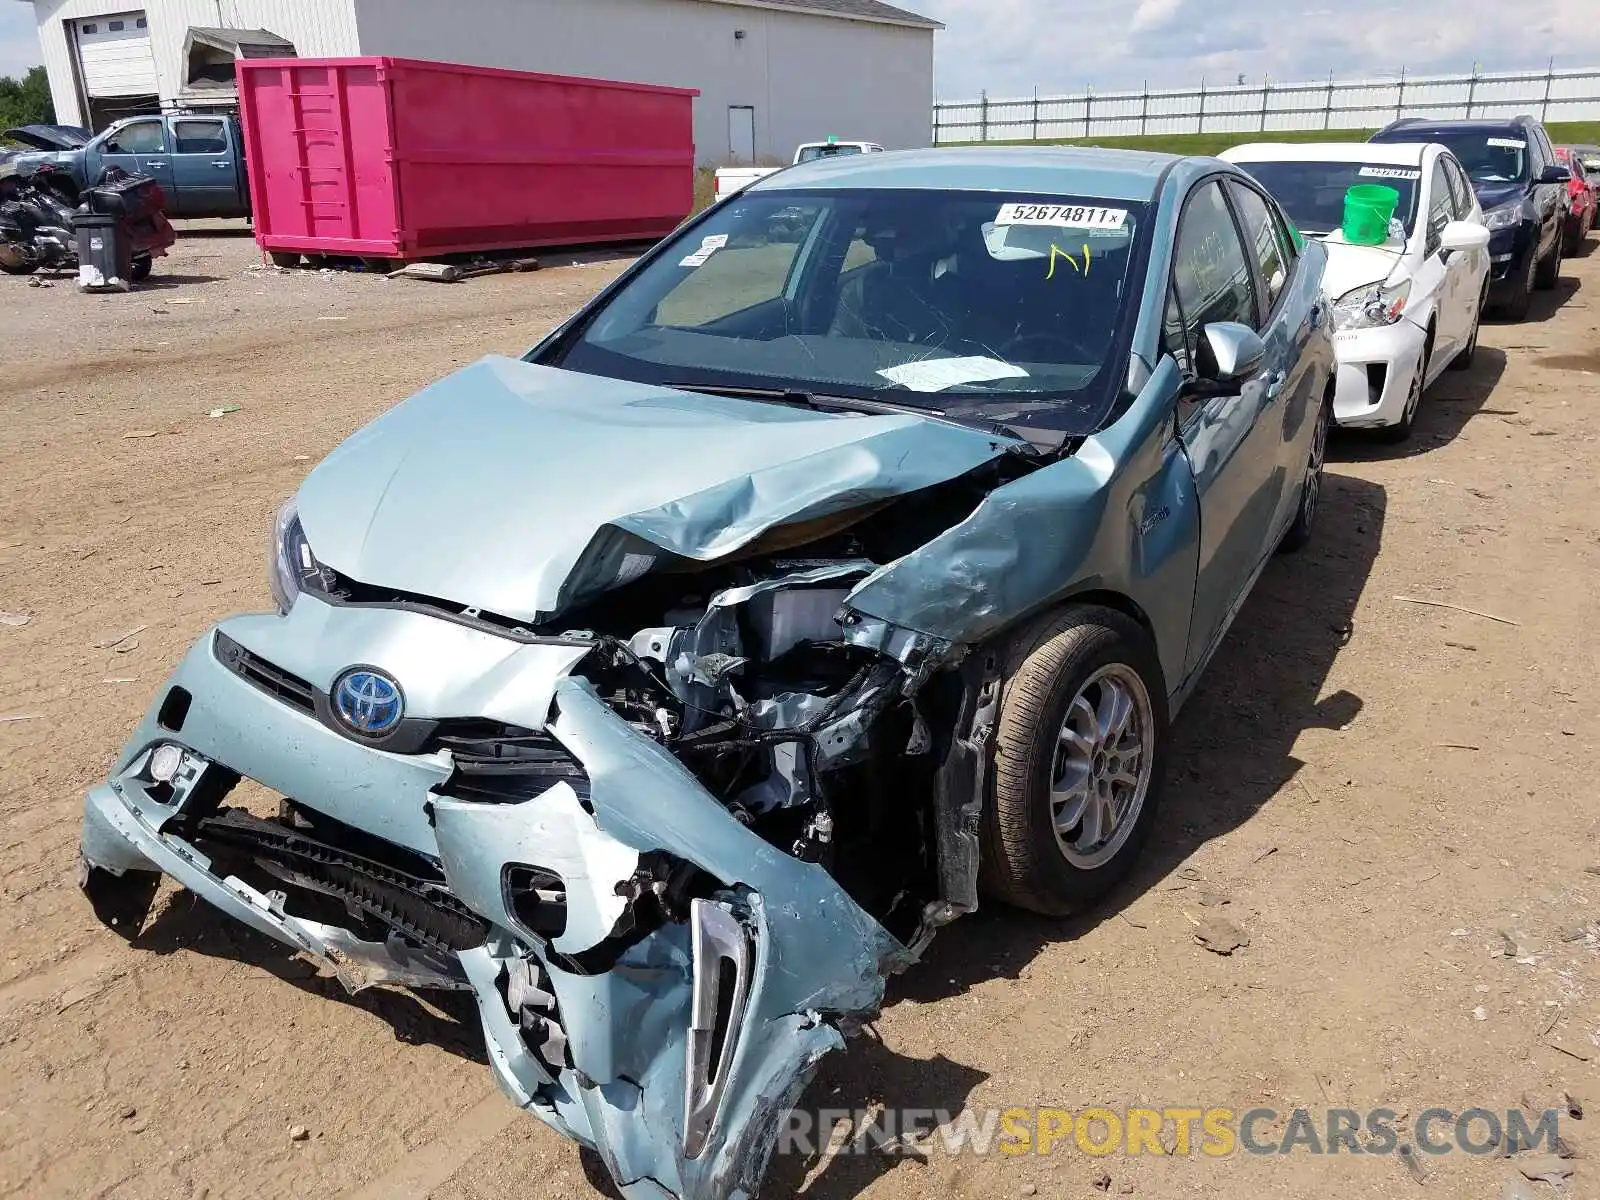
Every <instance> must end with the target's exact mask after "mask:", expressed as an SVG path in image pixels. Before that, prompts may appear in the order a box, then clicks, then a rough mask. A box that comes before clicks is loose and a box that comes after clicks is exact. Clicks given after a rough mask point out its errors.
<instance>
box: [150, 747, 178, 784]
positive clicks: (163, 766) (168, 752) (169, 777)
mask: <svg viewBox="0 0 1600 1200" xmlns="http://www.w3.org/2000/svg"><path fill="white" fill-rule="evenodd" d="M182 767H183V747H182V746H174V745H173V744H172V743H171V742H163V743H162V744H161V745H159V746H157V747H156V748H155V753H153V754H151V755H150V778H151V779H153V780H155V781H156V782H157V783H171V782H172V781H173V780H174V779H176V778H177V776H178V772H179V770H181V769H182Z"/></svg>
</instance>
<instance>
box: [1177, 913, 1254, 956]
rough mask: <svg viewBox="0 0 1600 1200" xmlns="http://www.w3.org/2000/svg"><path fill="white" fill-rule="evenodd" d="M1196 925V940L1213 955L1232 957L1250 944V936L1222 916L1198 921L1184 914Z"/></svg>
mask: <svg viewBox="0 0 1600 1200" xmlns="http://www.w3.org/2000/svg"><path fill="white" fill-rule="evenodd" d="M1183 915H1184V916H1185V917H1188V918H1189V921H1190V923H1191V924H1192V925H1194V927H1195V928H1194V940H1195V941H1196V942H1197V943H1199V944H1200V945H1201V946H1204V947H1205V948H1206V949H1207V950H1209V951H1211V953H1213V954H1221V955H1224V956H1226V955H1230V954H1232V953H1233V952H1234V951H1235V950H1242V949H1243V948H1244V947H1246V946H1248V945H1249V944H1250V935H1249V934H1248V933H1246V932H1245V931H1244V930H1243V929H1241V928H1239V926H1237V925H1235V924H1234V923H1233V922H1232V921H1230V920H1228V918H1226V917H1224V916H1220V915H1214V916H1209V917H1207V918H1206V919H1205V920H1203V921H1202V920H1198V919H1197V918H1195V917H1193V916H1190V914H1188V913H1184V914H1183Z"/></svg>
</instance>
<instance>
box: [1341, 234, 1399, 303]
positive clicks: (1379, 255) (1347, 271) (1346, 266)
mask: <svg viewBox="0 0 1600 1200" xmlns="http://www.w3.org/2000/svg"><path fill="white" fill-rule="evenodd" d="M1322 244H1323V245H1324V246H1325V247H1327V250H1328V265H1327V267H1326V268H1324V270H1323V273H1322V292H1323V295H1325V296H1327V297H1328V298H1329V299H1330V300H1337V299H1338V298H1339V297H1340V296H1343V295H1344V294H1345V293H1346V292H1350V291H1353V290H1354V289H1356V288H1358V287H1362V286H1364V285H1366V284H1373V283H1383V282H1384V281H1385V280H1387V279H1389V277H1390V275H1391V274H1396V273H1397V271H1396V268H1398V267H1399V266H1400V264H1401V263H1402V261H1403V260H1404V257H1405V243H1404V242H1402V241H1400V240H1399V239H1398V238H1395V239H1392V240H1391V241H1388V242H1386V243H1384V244H1383V245H1381V246H1358V245H1356V244H1355V243H1353V242H1347V241H1345V240H1344V238H1343V236H1342V235H1341V234H1340V233H1339V232H1338V231H1335V232H1333V233H1331V234H1329V235H1328V236H1327V237H1325V238H1323V239H1322Z"/></svg>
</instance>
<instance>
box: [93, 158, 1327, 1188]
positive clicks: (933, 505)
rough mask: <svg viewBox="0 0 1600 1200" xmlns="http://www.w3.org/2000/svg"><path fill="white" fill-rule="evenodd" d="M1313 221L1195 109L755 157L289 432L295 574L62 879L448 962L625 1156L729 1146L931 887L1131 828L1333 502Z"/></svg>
mask: <svg viewBox="0 0 1600 1200" xmlns="http://www.w3.org/2000/svg"><path fill="white" fill-rule="evenodd" d="M1322 267H1323V251H1322V249H1321V248H1320V247H1319V246H1317V245H1316V244H1314V243H1313V244H1303V243H1302V242H1301V240H1300V239H1299V237H1298V235H1297V234H1296V233H1295V232H1294V230H1293V229H1292V228H1291V227H1290V226H1289V225H1288V223H1287V222H1286V221H1285V220H1284V218H1283V216H1282V214H1281V213H1280V212H1279V210H1278V209H1277V207H1276V206H1275V205H1274V204H1273V202H1272V201H1271V200H1270V199H1269V198H1268V197H1267V196H1266V195H1264V194H1263V193H1262V192H1261V191H1260V190H1259V189H1258V188H1257V187H1256V185H1255V184H1253V183H1252V182H1251V181H1250V180H1249V179H1248V178H1247V177H1245V176H1244V175H1242V174H1241V173H1239V172H1238V171H1236V170H1235V169H1233V168H1231V167H1228V166H1227V165H1225V164H1223V163H1220V162H1216V161H1215V160H1209V159H1179V158H1168V157H1157V156H1146V155H1134V154H1124V153H1117V152H1110V151H1021V150H1008V151H1002V152H995V151H987V150H972V151H953V152H951V151H919V152H911V153H906V154H882V155H872V156H868V157H861V158H856V159H835V160H829V161H824V162H819V163H816V164H811V165H805V166H800V167H796V168H793V169H790V170H786V171H783V172H781V173H779V174H778V175H775V176H772V177H771V178H769V179H767V180H765V181H763V182H761V183H758V184H757V185H755V186H754V187H752V188H751V189H750V190H748V191H746V192H744V193H743V194H741V195H739V196H736V197H733V198H732V199H730V200H728V201H725V202H724V203H722V204H720V205H718V206H716V207H714V208H713V209H711V210H710V211H708V212H707V213H705V214H703V215H702V216H701V217H699V218H697V219H696V220H694V221H693V222H691V223H689V224H688V225H686V226H685V227H684V228H683V229H682V230H681V231H680V232H679V233H678V234H676V235H674V237H673V238H671V239H669V240H668V241H667V242H666V243H664V244H663V245H661V246H659V247H658V248H656V249H655V250H653V251H652V252H651V253H649V254H647V255H646V256H645V257H644V258H643V259H642V260H641V261H640V262H638V263H637V264H636V265H635V266H634V267H632V268H631V269H630V270H628V271H627V272H626V273H625V274H623V275H622V276H621V277H620V278H619V279H618V280H617V281H616V283H615V284H613V285H612V286H611V287H609V288H608V289H607V290H606V291H605V292H604V293H602V294H601V295H600V296H599V297H598V298H597V299H596V300H595V301H594V302H593V303H591V304H590V305H588V306H587V307H586V308H585V309H584V310H583V311H582V312H580V313H579V314H578V315H577V316H576V317H574V318H573V319H572V320H571V321H569V322H568V323H567V324H566V325H564V326H563V327H562V328H560V329H559V330H557V331H556V332H555V333H553V334H552V335H551V336H550V337H549V338H547V339H546V340H545V341H544V342H543V343H542V344H540V345H539V346H538V347H536V348H535V349H534V350H533V351H531V352H530V353H529V354H528V355H527V357H526V358H525V359H524V360H521V361H514V360H510V359H505V358H497V357H490V358H486V359H484V360H482V361H481V362H478V363H476V364H474V365H472V366H469V367H467V368H465V369H464V370H461V371H458V372H457V373H456V374H454V375H451V376H449V377H448V378H446V379H444V380H442V381H440V382H439V383H436V384H434V385H433V386H431V387H428V388H426V389H424V390H423V391H422V392H420V393H419V394H418V395H416V396H415V397H413V398H412V399H410V400H408V401H406V402H405V403H403V404H401V405H399V406H398V407H396V408H395V409H394V410H393V411H391V412H389V413H387V414H386V415H384V416H382V417H380V418H379V419H378V420H376V421H375V422H373V423H372V424H371V425H369V426H368V427H366V428H365V429H363V430H361V431H360V432H358V433H357V434H355V435H354V436H353V437H352V438H350V440H349V441H347V442H346V443H345V444H344V445H343V446H341V447H340V448H339V449H338V450H336V451H335V452H334V453H333V454H332V455H331V456H330V457H329V458H328V459H327V461H325V462H324V463H322V464H321V465H320V466H318V467H317V468H316V469H315V470H314V471H313V472H312V473H311V475H310V476H309V477H308V478H307V479H306V481H305V483H304V485H303V486H302V487H301V489H300V491H299V493H298V495H297V496H296V497H295V498H294V499H293V500H292V501H290V503H289V504H287V505H286V506H285V507H284V509H283V511H282V513H281V514H280V515H279V517H278V521H277V525H276V528H275V530H274V531H273V544H272V554H271V567H270V570H271V581H272V589H273V592H274V594H275V596H276V598H277V602H278V609H279V611H278V612H277V613H275V614H270V615H259V616H241V617H235V618H232V619H230V620H227V621H224V622H222V623H221V625H219V626H218V627H217V628H215V629H212V630H210V631H209V632H207V633H206V634H205V636H204V637H202V638H201V639H200V641H199V642H198V643H197V644H196V645H195V646H194V648H193V649H192V650H191V651H190V652H189V654H188V656H187V657H186V658H185V659H184V661H183V662H182V664H181V665H180V666H179V667H178V669H177V672H176V674H175V675H174V676H173V677H172V679H171V680H170V681H169V682H168V683H167V684H166V685H165V686H164V687H163V688H162V689H161V692H160V694H159V695H158V696H157V697H156V699H155V701H154V703H153V705H152V706H151V708H150V711H149V714H148V716H147V717H146V718H145V721H144V723H143V724H142V725H141V726H140V728H139V729H138V731H137V732H136V733H135V735H134V737H133V740H132V741H131V742H129V743H128V746H127V748H126V750H124V751H123V753H122V754H121V756H120V757H119V758H118V760H117V764H116V768H115V771H114V773H113V774H112V776H111V778H110V780H109V781H108V782H107V783H105V784H104V785H103V786H100V787H97V788H95V789H94V790H93V791H92V792H91V793H90V794H89V797H88V805H87V811H86V815H85V820H84V828H83V848H82V854H83V863H82V882H83V886H84V889H85V890H86V892H87V893H88V896H89V898H90V900H91V902H92V903H93V904H94V906H95V908H96V911H97V912H98V913H99V914H100V915H101V917H102V919H105V920H107V921H108V922H112V923H114V924H115V926H116V927H117V928H118V929H120V930H121V931H122V932H123V933H124V934H126V935H129V936H132V935H133V934H135V933H136V932H137V931H138V929H139V928H140V924H141V922H142V921H143V920H144V918H145V916H146V915H147V913H148V910H149V907H150V905H151V903H152V897H153V895H154V892H155V888H156V882H157V880H158V879H159V874H160V873H162V872H164V873H166V874H167V875H170V876H172V877H173V878H174V879H175V880H177V881H178V882H179V883H181V884H182V885H183V886H184V887H186V888H188V889H189V890H190V891H192V892H194V893H195V894H197V895H199V896H201V897H204V898H205V899H206V900H208V901H209V902H210V903H212V904H213V905H215V906H216V907H217V908H219V909H221V910H222V911H223V912H224V913H226V914H228V915H230V916H232V917H234V918H236V919H238V920H240V921H243V922H245V923H246V924H248V925H250V926H251V927H253V928H255V929H257V930H259V931H261V932H262V933H265V934H267V935H269V936H270V937H273V938H276V939H278V940H279V941H281V942H285V943H287V944H288V945H289V946H291V947H295V948H296V949H298V950H300V951H303V952H305V953H306V954H307V955H310V956H311V957H312V958H314V959H315V960H317V961H318V962H319V963H321V964H323V965H324V966H325V967H326V968H327V969H328V970H330V971H332V972H333V973H335V974H336V975H337V976H338V977H339V979H341V980H342V981H343V982H344V983H345V985H346V986H348V987H350V988H351V989H358V988H362V987H367V986H371V985H375V984H387V985H398V986H405V987H410V988H453V989H460V990H463V991H468V992H471V993H472V994H473V995H474V996H475V998H476V1002H477V1006H478V1009H479V1012H480V1014H481V1018H482V1022H483V1030H484V1035H485V1038H486V1040H487V1044H488V1050H489V1061H490V1062H491V1064H492V1065H493V1069H494V1072H495V1075H496V1076H497V1078H498V1080H499V1083H500V1085H501V1086H502V1087H503V1088H504V1090H505V1091H506V1092H507V1093H508V1094H509V1095H510V1096H511V1098H512V1099H513V1100H514V1101H515V1103H517V1104H518V1105H519V1106H521V1107H523V1108H525V1109H527V1110H528V1111H529V1112H530V1113H532V1114H534V1115H535V1116H537V1117H539V1118H540V1119H541V1120H543V1121H545V1122H547V1123H548V1124H549V1125H551V1126H552V1127H554V1128H555V1129H557V1130H559V1131H560V1132H562V1133H563V1134H566V1135H567V1136H569V1137H572V1138H574V1139H576V1140H577V1141H579V1142H581V1143H583V1144H584V1145H586V1146H589V1147H591V1148H593V1149H594V1150H595V1151H597V1152H598V1154H599V1156H600V1157H601V1158H602V1159H603V1161H604V1163H605V1165H606V1167H607V1168H608V1169H609V1170H610V1172H611V1174H612V1175H613V1176H614V1177H615V1179H616V1181H617V1183H618V1185H619V1186H620V1187H621V1189H622V1191H623V1193H624V1194H626V1195H627V1196H628V1197H630V1198H631V1200H638V1198H643V1197H651V1198H659V1197H666V1196H680V1197H687V1198H693V1200H724V1198H730V1197H745V1196H750V1195H753V1194H754V1193H755V1192H756V1190H757V1188H758V1187H759V1185H760V1182H761V1178H762V1176H763V1174H764V1173H765V1170H766V1166H767V1161H768V1159H769V1157H770V1155H771V1152H772V1148H773V1144H774V1139H775V1137H776V1134H777V1130H778V1128H779V1124H780V1122H781V1120H782V1119H783V1117H784V1115H785V1113H786V1111H787V1109H788V1108H789V1107H790V1106H791V1105H793V1104H794V1103H795V1101H796V1099H797V1098H798V1096H799V1094H800V1091H801V1089H802V1088H803V1087H804V1086H805V1083H806V1081H807V1080H808V1079H809V1078H810V1076H811V1074H812V1072H813V1070H814V1068H815V1067H816V1064H817V1062H818V1061H819V1059H821V1057H822V1056H823V1055H824V1054H826V1053H827V1052H829V1051H830V1050H834V1049H836V1048H838V1047H840V1046H842V1045H843V1043H844V1039H845V1037H846V1036H848V1035H849V1034H851V1033H853V1032H854V1031H855V1030H856V1028H857V1027H858V1026H859V1025H860V1024H861V1023H862V1022H863V1021H864V1020H867V1019H869V1018H870V1017H871V1016H872V1015H873V1014H874V1012H875V1011H876V1010H877V1007H878V1005H879V1004H880V1002H881V1000H882V998H883V993H884V983H885V978H886V977H887V976H888V975H890V974H891V973H893V972H896V971H899V970H902V969H904V968H905V967H907V966H909V965H910V964H911V963H912V962H913V961H914V960H915V959H916V958H917V956H918V954H919V953H920V952H921V951H922V950H923V948H924V947H925V946H926V945H927V943H928V940H929V939H930V938H931V937H932V936H933V934H934V931H935V930H936V929H937V928H939V927H940V926H942V925H944V924H946V923H948V922H950V921H951V920H953V919H954V918H956V917H958V916H960V915H961V914H963V913H967V912H970V911H971V910H973V909H974V908H975V907H976V906H977V904H978V897H979V895H980V894H983V895H986V896H988V897H991V898H993V899H995V900H999V901H1004V902H1008V903H1011V904H1015V905H1019V906H1021V907H1024V908H1029V909H1033V910H1036V911H1038V912H1043V913H1052V914H1054V913H1063V912H1067V911H1069V910H1072V909H1074V908H1079V907H1082V906H1083V905H1086V904H1088V903H1090V902H1092V901H1094V900H1095V899H1096V898H1097V897H1099V896H1101V895H1102V894H1103V893H1105V892H1106V891H1107V889H1108V888H1110V887H1111V885H1112V884H1113V883H1115V882H1116V881H1117V880H1118V879H1119V878H1120V877H1121V876H1122V875H1123V874H1124V873H1125V872H1126V871H1127V869H1128V867H1129V865H1130V863H1131V861H1132V860H1133V859H1134V857H1135V856H1136V855H1137V854H1138V853H1139V850H1140V848H1141V846H1142V844H1143V843H1144V841H1145V840H1146V838H1147V836H1148V834H1149V832H1150V828H1151V824H1152V822H1153V820H1154V818H1155V815H1156V799H1157V793H1158V790H1159V787H1160V781H1161V776H1162V771H1163V767H1164V758H1165V755H1166V753H1167V744H1168V719H1169V715H1170V714H1171V713H1172V712H1173V711H1174V710H1175V709H1176V707H1177V705H1178V704H1179V703H1180V702H1181V701H1182V699H1183V698H1184V697H1185V696H1186V695H1187V694H1188V693H1189V691H1190V689H1191V688H1192V687H1193V685H1194V683H1195V680H1196V678H1197V676H1198V674H1199V672H1200V670H1201V668H1202V667H1203V666H1204V664H1205V663H1206V661H1207V660H1208V659H1209V657H1210V656H1211V654H1212V652H1213V651H1214V650H1215V648H1216V646H1217V644H1218V642H1219V641H1220V640H1221V638H1222V636H1223V634H1224V633H1225V632H1226V630H1227V628H1228V625H1229V623H1230V622H1231V621H1232V619H1233V617H1234V614H1235V613H1236V612H1237V611H1238V609H1239V607H1240V605H1241V604H1242V602H1243V600H1244V598H1245V596H1246V594H1247V593H1248V591H1249V589H1250V587H1251V584H1252V583H1253V582H1254V580H1255V579H1256V577H1257V575H1258V574H1259V573H1260V571H1261V569H1262V567H1263V565H1264V564H1265V563H1266V561H1267V560H1268V559H1269V558H1270V556H1271V555H1272V553H1273V551H1274V550H1275V549H1277V548H1279V547H1280V546H1284V547H1289V548H1292V547H1293V546H1295V545H1298V544H1299V543H1301V542H1303V541H1304V540H1305V539H1306V537H1307V536H1308V534H1309V532H1310V529H1311V522H1312V518H1313V516H1314V515H1315V512H1316V508H1317V501H1318V496H1319V490H1320V484H1321V478H1322V455H1323V446H1324V440H1325V436H1326V431H1327V427H1328V411H1329V406H1328V387H1329V378H1330V370H1331V367H1332V362H1333V358H1332V352H1331V348H1330V345H1329V341H1328V334H1327V331H1326V329H1325V322H1324V320H1323V312H1322V309H1321V301H1320V299H1319V297H1320V294H1321V288H1320V282H1321V274H1322ZM243 779H249V780H253V781H255V782H256V783H258V784H260V785H262V786H264V787H265V788H266V789H267V790H268V791H270V792H271V793H272V794H274V795H276V796H280V797H282V798H283V799H282V801H281V806H280V807H279V809H278V811H277V813H276V815H275V816H270V817H268V816H263V815H261V814H259V813H255V812H251V811H247V810H246V809H244V808H242V807H238V806H230V805H229V804H228V798H229V795H230V792H231V791H232V790H233V789H234V788H235V787H236V786H237V785H238V784H239V783H240V781H241V780H243ZM369 1086H370V1085H369Z"/></svg>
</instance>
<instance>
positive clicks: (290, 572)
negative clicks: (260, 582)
mask: <svg viewBox="0 0 1600 1200" xmlns="http://www.w3.org/2000/svg"><path fill="white" fill-rule="evenodd" d="M267 553H268V558H267V583H268V585H269V586H270V587H271V588H272V598H273V599H274V600H276V601H277V602H278V611H279V612H281V613H287V612H288V611H289V609H290V608H291V607H293V605H294V601H295V597H296V596H298V595H299V594H300V593H301V592H306V591H309V592H314V593H317V594H319V595H320V594H324V593H326V592H327V590H328V579H327V577H326V575H325V574H324V572H325V568H324V567H323V565H322V564H321V563H319V562H318V561H317V556H316V555H314V554H312V553H311V543H310V542H308V541H307V540H306V531H305V529H304V528H303V527H302V526H301V524H300V511H299V508H298V506H297V505H296V503H295V501H294V500H293V499H290V500H289V502H288V503H287V504H285V505H284V506H283V507H282V508H281V509H279V510H278V518H277V520H275V521H274V522H273V523H272V545H271V546H270V547H269V549H268V552H267Z"/></svg>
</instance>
